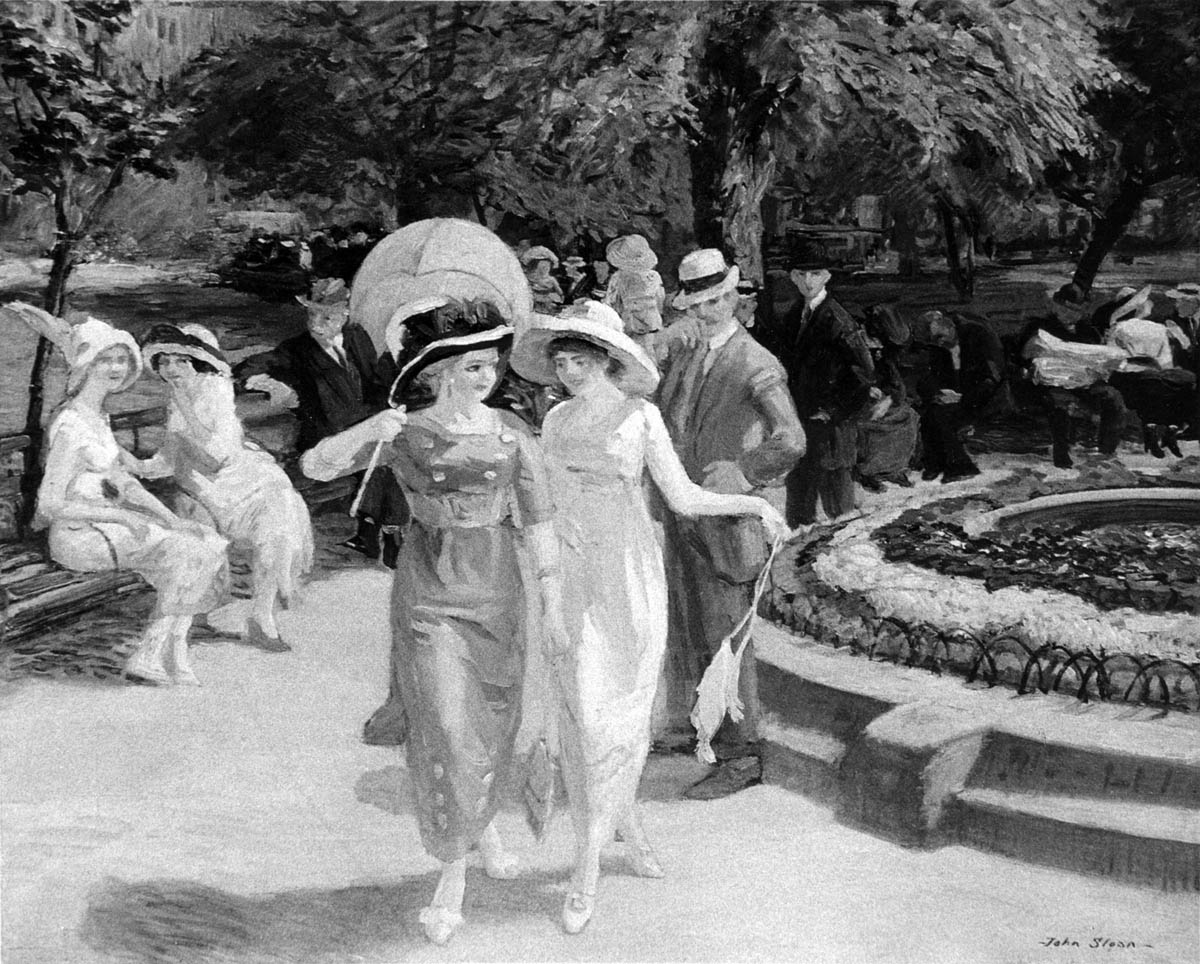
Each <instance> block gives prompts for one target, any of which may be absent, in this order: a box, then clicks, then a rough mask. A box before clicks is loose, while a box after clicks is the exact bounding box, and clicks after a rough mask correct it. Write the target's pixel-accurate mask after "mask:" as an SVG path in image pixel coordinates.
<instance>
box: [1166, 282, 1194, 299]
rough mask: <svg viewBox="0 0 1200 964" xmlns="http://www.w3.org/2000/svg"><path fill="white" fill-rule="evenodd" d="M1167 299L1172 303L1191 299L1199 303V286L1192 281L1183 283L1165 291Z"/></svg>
mask: <svg viewBox="0 0 1200 964" xmlns="http://www.w3.org/2000/svg"><path fill="white" fill-rule="evenodd" d="M1167 297H1168V298H1170V299H1171V300H1172V301H1185V300H1188V299H1191V300H1193V301H1200V284H1196V283H1195V282H1194V281H1185V282H1184V283H1183V284H1181V285H1176V286H1175V287H1174V288H1171V289H1170V290H1168V291H1167Z"/></svg>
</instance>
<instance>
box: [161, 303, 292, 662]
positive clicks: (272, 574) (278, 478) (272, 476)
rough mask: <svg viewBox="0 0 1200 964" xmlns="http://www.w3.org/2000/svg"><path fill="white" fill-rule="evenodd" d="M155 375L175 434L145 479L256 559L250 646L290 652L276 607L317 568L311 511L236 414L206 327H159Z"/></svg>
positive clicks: (226, 373)
mask: <svg viewBox="0 0 1200 964" xmlns="http://www.w3.org/2000/svg"><path fill="white" fill-rule="evenodd" d="M142 354H143V356H144V358H145V360H146V364H147V366H149V367H150V368H152V369H153V370H154V371H155V372H157V373H158V375H159V377H160V378H162V379H163V380H164V381H165V382H166V383H167V384H168V385H169V386H170V388H171V402H170V406H169V410H168V415H167V434H166V439H165V441H164V444H163V446H162V448H161V449H160V450H159V452H158V453H157V454H156V455H155V456H154V458H152V459H150V460H148V461H146V462H143V463H141V464H140V466H138V468H137V471H138V472H139V474H141V475H144V476H148V477H153V478H159V477H163V476H167V475H171V476H174V477H175V480H176V482H177V483H178V484H179V487H180V489H181V490H182V495H181V497H180V499H179V501H178V504H177V509H178V511H179V513H180V514H181V515H183V516H185V517H187V518H191V519H195V520H197V521H200V522H205V523H207V524H208V525H211V526H212V527H214V528H215V529H216V530H217V531H218V532H220V533H221V535H223V536H224V537H225V538H226V539H228V540H229V541H230V542H231V543H233V544H235V545H239V546H241V547H243V548H245V549H246V550H248V551H249V553H250V559H251V575H252V578H253V586H254V588H253V594H252V596H251V603H250V617H249V619H248V620H247V636H248V638H249V639H250V640H251V641H252V642H254V643H255V644H257V645H258V646H260V647H261V648H263V649H266V650H269V651H272V652H282V651H285V650H288V649H290V648H291V647H289V646H288V644H287V643H286V642H284V641H283V639H282V638H281V637H280V635H279V627H278V625H277V624H276V621H275V613H276V607H277V606H278V605H280V604H282V605H284V606H287V605H288V604H289V603H290V601H291V600H292V598H293V597H294V595H295V594H296V592H297V590H299V588H300V584H301V579H302V577H303V575H304V574H305V573H306V572H308V570H309V569H310V568H311V566H312V559H313V532H312V521H311V519H310V518H309V514H308V506H307V505H305V504H304V500H303V499H302V498H301V497H300V495H299V493H297V492H296V490H295V489H294V488H293V487H292V483H291V480H290V479H289V478H288V477H287V474H286V473H285V472H284V471H283V469H282V468H280V467H279V465H278V464H276V462H275V459H274V458H273V457H272V456H271V454H270V453H269V452H266V451H264V450H263V449H261V448H259V447H258V446H257V445H255V444H254V443H253V442H250V441H249V440H247V438H246V436H245V433H244V432H243V430H242V423H241V421H240V420H239V419H238V416H237V411H236V409H235V407H234V398H233V381H232V378H231V373H230V368H229V363H228V362H227V361H226V360H225V356H224V355H223V354H222V353H221V348H220V345H219V344H218V342H217V338H216V336H215V335H214V334H213V333H212V332H211V331H209V330H208V329H207V328H204V327H203V326H201V325H181V326H178V327H176V326H174V325H156V326H155V327H154V328H152V329H151V330H150V332H149V333H148V335H147V337H146V339H145V343H144V345H143V348H142Z"/></svg>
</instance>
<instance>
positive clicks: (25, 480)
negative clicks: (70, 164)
mask: <svg viewBox="0 0 1200 964" xmlns="http://www.w3.org/2000/svg"><path fill="white" fill-rule="evenodd" d="M66 194H67V186H66V184H65V183H64V184H62V185H61V187H60V189H59V190H58V191H57V192H56V194H55V197H54V220H55V227H56V228H57V232H56V234H55V239H54V248H53V250H52V251H51V255H50V281H49V284H47V286H46V293H45V295H44V297H43V299H42V307H44V308H45V309H46V311H48V312H50V314H52V315H56V316H59V317H61V316H62V314H63V310H64V308H65V306H66V301H67V279H68V278H69V277H70V276H71V269H72V268H74V267H75V257H74V255H75V235H74V233H73V232H72V231H71V226H70V222H69V220H68V218H67V199H66ZM52 349H53V346H52V345H51V344H50V341H49V340H48V339H46V338H39V339H38V343H37V350H36V351H35V352H34V355H33V369H32V371H31V372H30V373H29V402H28V406H27V408H26V410H25V432H24V434H25V435H27V436H28V437H29V445H28V446H27V447H26V448H25V457H24V463H23V466H22V473H21V513H20V517H19V518H18V520H17V521H18V525H19V528H20V529H21V532H22V534H24V533H25V530H26V529H27V528H28V526H29V523H30V522H31V521H32V520H33V513H34V509H35V507H36V505H37V491H38V487H39V486H40V485H41V483H42V446H43V444H44V441H45V433H44V431H43V429H42V413H43V412H44V410H45V393H46V373H47V372H48V371H49V369H50V360H51V356H52Z"/></svg>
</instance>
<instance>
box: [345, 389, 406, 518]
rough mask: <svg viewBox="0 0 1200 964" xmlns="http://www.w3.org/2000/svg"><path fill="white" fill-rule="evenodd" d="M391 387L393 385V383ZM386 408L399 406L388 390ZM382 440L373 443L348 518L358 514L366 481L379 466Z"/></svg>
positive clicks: (368, 480) (365, 488)
mask: <svg viewBox="0 0 1200 964" xmlns="http://www.w3.org/2000/svg"><path fill="white" fill-rule="evenodd" d="M393 387H395V386H394V385H393ZM388 394H389V398H388V408H392V409H395V408H399V407H400V406H399V405H397V404H396V403H395V401H394V400H393V399H392V398H391V397H390V395H391V393H390V392H389V393H388ZM383 445H384V442H383V440H382V439H380V440H379V441H378V442H376V443H375V449H374V450H373V451H372V452H371V459H370V461H369V462H367V469H366V471H365V472H363V478H362V482H361V483H359V486H358V491H357V492H355V493H354V501H353V502H351V503H350V518H351V519H353V518H354V517H355V516H357V515H358V509H359V506H361V505H362V500H363V495H364V494H365V493H366V491H367V483H369V482H370V481H371V476H372V475H374V474H375V469H376V468H377V467H378V466H379V455H380V453H382V452H383Z"/></svg>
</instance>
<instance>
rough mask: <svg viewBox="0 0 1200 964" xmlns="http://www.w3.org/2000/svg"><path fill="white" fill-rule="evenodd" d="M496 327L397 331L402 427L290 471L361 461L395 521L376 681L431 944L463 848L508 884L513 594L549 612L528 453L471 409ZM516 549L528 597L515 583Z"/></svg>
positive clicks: (321, 473) (380, 426) (368, 430)
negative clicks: (405, 725) (401, 341)
mask: <svg viewBox="0 0 1200 964" xmlns="http://www.w3.org/2000/svg"><path fill="white" fill-rule="evenodd" d="M502 322H503V319H502V318H501V317H500V316H499V315H498V313H497V312H496V311H495V309H494V308H492V307H491V306H490V305H484V304H482V303H459V302H453V301H448V300H447V301H443V303H442V304H440V305H438V306H436V307H435V306H430V307H429V309H428V310H427V311H425V312H423V313H421V314H420V315H414V316H412V317H408V318H405V319H404V320H403V324H404V325H405V328H406V332H407V334H406V339H405V343H406V344H407V345H409V346H410V347H412V348H414V349H416V348H417V346H418V345H420V346H421V347H420V348H419V349H417V350H416V352H415V354H414V355H413V356H412V357H411V360H410V361H408V362H407V363H406V364H405V365H404V367H403V368H402V369H401V370H400V374H399V375H398V376H397V378H396V381H395V383H394V385H393V387H392V392H391V396H392V404H393V405H396V406H400V405H401V404H403V405H404V406H405V407H408V408H411V409H413V411H412V412H411V414H407V413H406V412H405V410H404V409H403V408H399V407H398V408H396V409H395V410H390V411H384V412H380V413H379V414H377V415H374V416H372V417H371V418H368V419H366V420H365V421H363V422H360V423H359V424H357V425H355V426H353V427H351V428H348V429H346V430H345V431H343V432H341V433H339V434H337V435H334V436H331V437H329V438H327V439H324V440H322V441H321V442H319V443H318V444H317V445H316V446H315V447H314V448H312V449H310V450H309V451H308V452H306V453H305V454H304V456H303V458H302V459H301V467H302V468H303V470H304V472H305V473H306V474H307V475H309V476H310V477H312V478H315V479H321V480H328V479H331V478H334V477H336V476H338V475H345V474H348V473H350V472H355V471H358V470H360V469H362V468H363V467H364V466H368V465H370V464H371V463H372V462H373V461H377V462H378V464H379V465H380V466H381V469H380V470H381V471H389V472H392V473H393V474H394V475H395V477H396V479H397V481H398V482H399V483H400V486H401V488H402V489H403V490H404V494H405V496H406V497H407V499H408V504H409V507H410V509H411V513H412V518H411V521H410V522H409V524H408V528H407V530H406V532H405V537H404V540H403V543H402V545H401V549H400V555H399V558H398V560H397V564H396V574H395V582H394V588H393V592H392V633H393V643H392V645H393V660H392V664H393V665H392V671H393V674H394V679H393V683H394V685H396V686H397V687H398V688H399V690H400V697H401V702H402V704H403V706H404V708H405V710H406V711H407V714H408V719H409V731H408V738H407V741H406V748H407V761H408V772H409V775H410V777H411V779H412V782H413V785H414V787H415V790H416V808H417V816H418V821H419V824H420V830H421V840H422V843H423V844H424V845H425V849H426V850H427V851H428V852H429V853H430V854H431V855H433V856H434V857H436V858H437V859H438V860H440V861H442V874H441V879H440V880H439V882H438V886H437V890H436V891H435V893H434V895H433V900H432V902H431V903H430V905H429V906H428V907H426V908H425V909H424V910H422V912H421V922H422V923H423V924H424V926H425V934H426V936H427V937H428V938H429V939H430V940H431V941H433V942H434V943H437V944H444V943H445V942H446V941H448V940H449V939H450V936H451V935H452V934H453V933H454V931H455V929H456V928H457V927H458V926H459V925H461V924H462V904H463V891H464V888H465V885H466V876H465V874H466V858H467V854H468V852H469V851H471V850H473V849H475V848H478V849H479V850H480V851H481V852H482V855H483V863H484V869H485V870H486V872H487V873H488V875H489V876H492V877H499V878H510V877H514V876H515V875H516V872H517V868H516V859H515V858H514V857H513V856H512V855H511V854H509V853H508V852H506V851H505V849H504V848H503V846H502V844H501V842H500V837H499V834H498V833H497V832H496V830H495V828H494V827H493V826H492V819H493V818H494V817H495V815H496V812H497V810H498V808H499V804H500V800H501V794H502V791H503V789H504V788H505V787H506V785H508V784H510V783H511V782H512V780H511V777H512V772H513V771H512V767H513V746H514V741H515V738H516V733H517V727H518V724H519V722H520V716H521V713H520V705H521V692H520V691H521V686H520V684H521V681H522V673H523V663H524V638H525V636H524V628H525V627H524V617H525V611H526V603H525V598H526V593H527V592H538V591H539V588H540V592H541V599H542V601H544V603H545V605H546V607H547V609H548V610H549V611H551V612H556V611H558V610H559V609H560V608H561V603H560V601H559V600H558V598H557V589H558V586H559V567H558V564H557V557H556V553H557V543H556V542H555V539H554V536H553V532H552V530H551V528H550V515H551V512H552V506H551V504H550V501H549V493H548V489H547V486H546V482H545V473H544V470H543V467H542V462H541V455H540V451H539V449H538V447H537V445H536V443H535V442H534V440H533V437H532V435H531V432H530V430H529V428H528V427H527V426H526V425H525V423H524V422H522V421H521V420H520V419H519V418H518V417H517V416H515V415H513V414H512V413H510V412H507V411H502V410H498V409H494V408H489V407H488V406H486V405H485V404H484V400H485V399H487V398H488V397H489V396H490V395H491V394H492V392H493V390H494V389H495V387H496V383H497V381H498V377H499V366H500V360H501V353H502V352H504V351H506V350H507V348H508V346H509V344H510V343H511V340H512V333H513V332H512V328H510V327H507V326H506V325H504V324H503V323H502ZM388 341H389V343H392V341H393V338H392V337H391V335H390V334H389V336H388ZM373 453H374V458H373V457H372V456H373ZM521 541H523V542H524V543H525V544H526V545H528V546H529V547H530V549H531V551H532V555H533V559H534V563H535V566H534V568H535V570H536V571H537V573H538V586H539V588H534V587H527V586H525V585H524V584H523V581H522V576H521V567H520V566H519V565H518V556H517V551H518V543H519V542H521Z"/></svg>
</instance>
